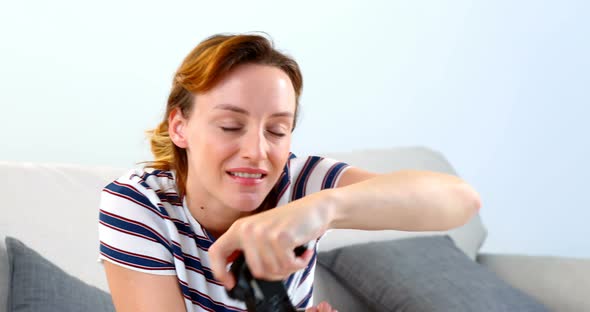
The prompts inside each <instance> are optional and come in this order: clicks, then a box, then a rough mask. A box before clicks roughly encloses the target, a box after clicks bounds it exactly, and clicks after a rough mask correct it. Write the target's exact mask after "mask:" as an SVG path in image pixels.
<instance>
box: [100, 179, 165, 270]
mask: <svg viewBox="0 0 590 312" xmlns="http://www.w3.org/2000/svg"><path fill="white" fill-rule="evenodd" d="M133 176H134V175H133V174H130V175H128V177H126V176H124V177H122V178H120V179H118V180H116V181H114V182H112V183H110V184H109V185H107V186H106V187H105V188H104V189H103V191H102V193H101V198H100V206H99V208H100V211H99V226H98V233H99V240H100V255H99V260H107V261H110V262H113V263H115V264H118V265H121V266H123V267H126V268H129V269H132V270H136V271H140V272H145V273H151V274H159V275H173V274H176V273H175V269H174V257H173V247H174V245H173V244H172V241H171V240H170V239H168V238H167V236H168V235H166V234H167V232H168V230H167V224H166V222H167V215H166V212H165V210H163V208H162V206H161V205H159V203H158V201H157V200H155V199H153V198H152V199H150V198H149V196H148V195H147V194H148V193H149V189H148V188H146V186H145V185H142V184H141V183H139V182H138V181H137V180H136V179H135V180H134V179H133Z"/></svg>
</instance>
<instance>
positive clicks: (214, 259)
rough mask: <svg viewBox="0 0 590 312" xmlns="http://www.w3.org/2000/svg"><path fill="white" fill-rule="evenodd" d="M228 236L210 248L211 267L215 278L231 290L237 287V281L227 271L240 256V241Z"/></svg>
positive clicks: (223, 236) (220, 238)
mask: <svg viewBox="0 0 590 312" xmlns="http://www.w3.org/2000/svg"><path fill="white" fill-rule="evenodd" d="M226 234H227V233H226ZM226 234H224V235H222V236H221V237H219V238H218V239H217V240H216V241H215V242H214V243H213V244H212V245H211V246H210V247H209V262H210V263H209V265H210V267H211V271H212V272H213V277H215V279H216V280H218V281H219V282H221V283H222V284H223V286H224V287H225V288H226V289H228V290H229V289H232V288H233V287H234V286H235V284H236V281H235V279H234V277H233V275H232V273H231V272H229V271H228V270H227V265H228V264H229V263H230V262H232V261H233V260H234V259H235V258H236V257H237V256H238V255H239V252H240V250H239V249H240V246H239V241H238V240H234V239H231V238H230V237H229V236H228V235H226Z"/></svg>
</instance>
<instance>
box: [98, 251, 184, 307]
mask: <svg viewBox="0 0 590 312" xmlns="http://www.w3.org/2000/svg"><path fill="white" fill-rule="evenodd" d="M104 268H105V272H106V274H107V280H108V282H109V289H110V290H111V295H112V297H113V304H114V305H115V308H116V310H117V312H135V311H142V312H158V311H160V312H163V311H166V312H168V311H174V312H177V311H186V308H185V305H184V300H183V297H182V294H181V291H180V288H179V286H178V280H177V277H176V276H175V275H155V274H148V273H142V272H137V271H133V270H130V269H127V268H124V267H122V266H120V265H117V264H114V263H111V262H109V261H104Z"/></svg>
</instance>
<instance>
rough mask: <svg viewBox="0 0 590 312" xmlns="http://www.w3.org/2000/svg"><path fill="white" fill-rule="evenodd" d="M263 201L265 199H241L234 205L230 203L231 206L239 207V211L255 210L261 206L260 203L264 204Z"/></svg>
mask: <svg viewBox="0 0 590 312" xmlns="http://www.w3.org/2000/svg"><path fill="white" fill-rule="evenodd" d="M262 202H263V200H244V199H240V200H236V201H234V202H233V205H230V207H235V209H237V210H239V211H243V212H247V211H254V210H256V209H257V208H258V207H259V206H260V204H262Z"/></svg>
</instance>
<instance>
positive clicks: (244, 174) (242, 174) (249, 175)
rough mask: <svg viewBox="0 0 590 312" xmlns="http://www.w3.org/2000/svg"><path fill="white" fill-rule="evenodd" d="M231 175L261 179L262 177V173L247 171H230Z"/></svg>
mask: <svg viewBox="0 0 590 312" xmlns="http://www.w3.org/2000/svg"><path fill="white" fill-rule="evenodd" d="M230 174H231V175H233V176H236V177H240V178H249V179H260V178H262V173H245V172H230Z"/></svg>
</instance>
